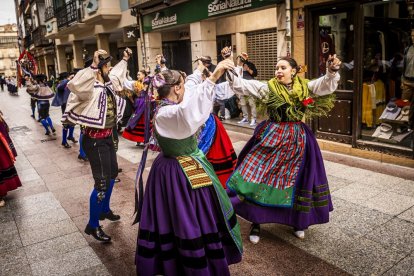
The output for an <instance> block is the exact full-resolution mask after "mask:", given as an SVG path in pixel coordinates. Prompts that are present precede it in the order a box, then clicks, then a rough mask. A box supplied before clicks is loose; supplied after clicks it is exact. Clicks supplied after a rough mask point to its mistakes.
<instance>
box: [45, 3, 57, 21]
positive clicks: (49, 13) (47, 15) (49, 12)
mask: <svg viewBox="0 0 414 276" xmlns="http://www.w3.org/2000/svg"><path fill="white" fill-rule="evenodd" d="M53 17H55V11H54V10H53V7H52V6H50V7H46V10H45V21H48V20H49V19H52V18H53Z"/></svg>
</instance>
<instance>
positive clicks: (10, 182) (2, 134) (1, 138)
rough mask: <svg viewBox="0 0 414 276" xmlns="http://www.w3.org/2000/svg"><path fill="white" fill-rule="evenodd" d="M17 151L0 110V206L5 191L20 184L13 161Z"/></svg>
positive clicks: (1, 205)
mask: <svg viewBox="0 0 414 276" xmlns="http://www.w3.org/2000/svg"><path fill="white" fill-rule="evenodd" d="M16 156H17V152H16V149H15V148H14V145H13V142H12V140H11V138H10V136H9V126H8V125H7V123H6V121H5V120H4V118H3V113H2V112H1V111H0V207H4V206H5V205H6V201H5V197H6V195H7V192H9V191H12V190H15V189H17V188H18V187H20V186H22V183H21V182H20V179H19V176H18V175H17V171H16V168H15V167H14V162H15V160H16Z"/></svg>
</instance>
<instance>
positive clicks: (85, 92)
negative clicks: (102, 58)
mask: <svg viewBox="0 0 414 276" xmlns="http://www.w3.org/2000/svg"><path fill="white" fill-rule="evenodd" d="M95 75H96V71H95V70H94V69H92V68H90V67H88V68H85V69H82V70H80V71H79V72H77V73H76V75H75V76H74V77H73V79H72V80H70V81H69V82H68V85H67V87H68V88H69V90H70V92H72V93H73V94H75V95H76V96H78V98H79V100H81V101H86V100H88V99H90V98H91V97H92V92H93V88H94V85H95Z"/></svg>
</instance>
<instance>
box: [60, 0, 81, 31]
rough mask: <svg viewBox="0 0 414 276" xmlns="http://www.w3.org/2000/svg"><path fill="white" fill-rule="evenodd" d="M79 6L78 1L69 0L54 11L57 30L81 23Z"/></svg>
mask: <svg viewBox="0 0 414 276" xmlns="http://www.w3.org/2000/svg"><path fill="white" fill-rule="evenodd" d="M80 7H81V5H80V3H79V0H71V1H69V2H67V3H66V4H65V5H63V6H62V7H59V8H58V9H56V11H55V17H56V19H57V25H58V29H62V28H67V27H69V26H71V25H73V24H75V23H78V22H81V20H82V17H81V9H80Z"/></svg>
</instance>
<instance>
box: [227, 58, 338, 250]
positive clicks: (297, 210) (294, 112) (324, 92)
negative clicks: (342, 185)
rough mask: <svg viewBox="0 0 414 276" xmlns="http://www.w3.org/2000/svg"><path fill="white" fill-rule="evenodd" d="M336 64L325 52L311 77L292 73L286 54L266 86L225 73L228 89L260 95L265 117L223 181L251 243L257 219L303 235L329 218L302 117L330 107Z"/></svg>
mask: <svg viewBox="0 0 414 276" xmlns="http://www.w3.org/2000/svg"><path fill="white" fill-rule="evenodd" d="M340 64H341V62H340V60H339V59H338V58H337V57H336V56H335V55H334V56H330V57H329V61H328V63H327V69H326V74H325V75H324V76H322V77H320V78H318V79H316V80H311V81H309V80H307V79H303V78H301V77H299V76H298V75H297V74H298V72H299V71H300V67H299V66H298V65H297V63H296V61H295V60H294V59H293V58H289V57H285V58H281V59H280V60H279V61H278V63H277V65H276V72H275V78H273V79H271V80H269V81H268V83H267V84H266V83H262V82H259V81H256V80H246V79H242V78H240V77H234V76H233V75H231V76H229V77H230V83H231V85H232V87H233V89H234V90H237V91H238V93H240V94H243V95H253V96H255V97H256V98H258V99H260V100H261V101H262V102H263V103H264V105H265V106H266V108H267V113H268V115H269V119H268V120H266V121H263V122H262V123H260V124H259V125H258V126H257V127H256V129H255V132H254V134H253V137H252V138H251V139H250V140H249V142H248V143H247V144H246V146H245V147H244V149H243V150H242V152H241V153H240V155H239V160H238V166H237V168H236V170H235V171H234V173H233V175H232V176H231V178H230V179H229V181H228V182H227V188H228V189H229V195H230V198H231V201H232V203H233V206H234V208H235V210H236V212H237V214H238V215H239V216H241V217H243V218H245V219H246V220H248V221H250V222H252V227H251V231H250V235H249V238H250V241H251V242H252V243H258V242H259V239H260V224H262V223H280V224H285V225H290V226H292V227H293V228H294V234H295V236H296V237H298V238H301V239H303V238H304V237H305V232H304V230H306V229H307V228H308V227H309V226H310V225H313V224H321V223H326V222H328V221H329V212H330V211H332V210H333V207H332V202H331V197H330V193H329V186H328V180H327V178H326V173H325V168H324V164H323V159H322V156H321V152H320V149H319V147H318V143H317V142H316V139H315V136H314V134H313V133H312V131H311V130H310V129H309V127H308V126H307V125H306V124H304V123H303V122H302V119H303V117H304V116H306V118H308V119H309V118H312V117H315V116H320V115H322V114H326V113H327V112H328V111H329V110H330V109H331V108H332V107H333V100H334V96H333V95H332V94H331V93H333V92H334V91H335V89H336V88H337V86H338V81H339V79H340V76H339V74H338V72H337V71H338V70H339V65H340Z"/></svg>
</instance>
